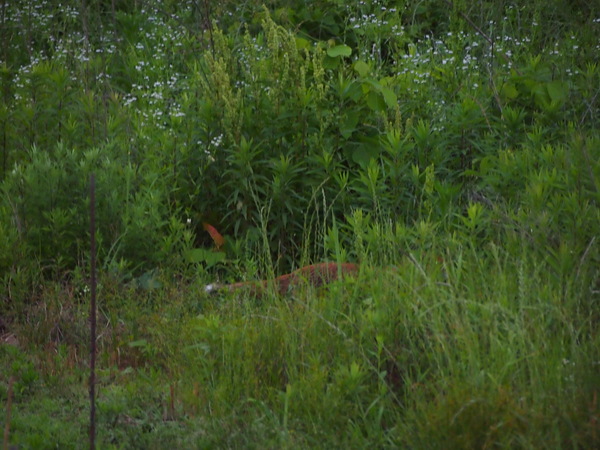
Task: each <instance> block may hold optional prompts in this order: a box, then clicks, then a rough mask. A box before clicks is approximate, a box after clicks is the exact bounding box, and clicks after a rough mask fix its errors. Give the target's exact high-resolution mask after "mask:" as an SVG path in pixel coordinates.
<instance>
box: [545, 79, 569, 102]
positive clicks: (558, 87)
mask: <svg viewBox="0 0 600 450" xmlns="http://www.w3.org/2000/svg"><path fill="white" fill-rule="evenodd" d="M546 89H547V90H548V95H549V96H550V99H551V100H552V101H553V102H557V103H562V102H564V101H565V99H566V98H567V95H568V94H569V87H568V86H567V84H566V83H563V82H562V81H558V80H555V81H551V82H549V83H548V84H546Z"/></svg>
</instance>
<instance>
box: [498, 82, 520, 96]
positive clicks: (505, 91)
mask: <svg viewBox="0 0 600 450" xmlns="http://www.w3.org/2000/svg"><path fill="white" fill-rule="evenodd" d="M502 95H504V97H505V98H510V99H515V98H517V97H518V96H519V91H517V88H516V87H515V85H514V84H513V83H504V86H502Z"/></svg>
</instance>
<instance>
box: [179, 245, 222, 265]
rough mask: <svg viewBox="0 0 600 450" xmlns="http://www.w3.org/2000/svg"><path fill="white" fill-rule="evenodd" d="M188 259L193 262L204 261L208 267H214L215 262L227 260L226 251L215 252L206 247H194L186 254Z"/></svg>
mask: <svg viewBox="0 0 600 450" xmlns="http://www.w3.org/2000/svg"><path fill="white" fill-rule="evenodd" d="M185 257H186V259H187V261H188V262H189V263H191V264H195V263H204V264H206V267H212V266H214V265H215V264H217V263H219V262H222V261H224V260H225V253H224V252H213V251H211V250H207V249H205V248H194V249H192V250H190V251H188V252H187V253H186V255H185Z"/></svg>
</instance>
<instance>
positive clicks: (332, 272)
mask: <svg viewBox="0 0 600 450" xmlns="http://www.w3.org/2000/svg"><path fill="white" fill-rule="evenodd" d="M358 270H359V266H358V264H354V263H341V264H338V263H333V262H332V263H319V264H312V265H310V266H304V267H301V268H300V269H298V270H295V271H294V272H292V273H288V274H285V275H282V276H280V277H277V278H275V279H274V280H262V281H248V282H243V283H234V284H227V285H217V286H210V289H209V287H208V286H207V291H209V292H210V291H213V290H217V291H218V290H227V291H235V290H237V289H249V290H250V292H251V293H252V294H253V295H261V294H262V293H264V292H265V291H266V290H267V288H268V286H270V285H272V286H273V287H274V289H275V290H276V291H277V292H279V293H280V294H282V295H283V294H285V293H287V292H288V291H289V290H290V288H294V287H297V286H299V285H301V284H303V283H308V284H310V285H312V286H315V287H318V286H322V285H324V284H327V283H331V282H332V281H335V280H337V279H339V278H341V277H343V276H345V275H351V276H356V275H357V274H358Z"/></svg>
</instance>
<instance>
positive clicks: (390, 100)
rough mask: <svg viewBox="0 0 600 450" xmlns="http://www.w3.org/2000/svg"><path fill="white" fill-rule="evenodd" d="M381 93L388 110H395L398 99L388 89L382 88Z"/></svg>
mask: <svg viewBox="0 0 600 450" xmlns="http://www.w3.org/2000/svg"><path fill="white" fill-rule="evenodd" d="M381 93H382V94H383V99H384V100H385V104H386V105H387V106H388V108H395V107H396V105H397V104H398V97H397V96H396V94H395V93H394V91H392V90H391V89H390V88H388V87H385V86H382V87H381Z"/></svg>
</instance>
